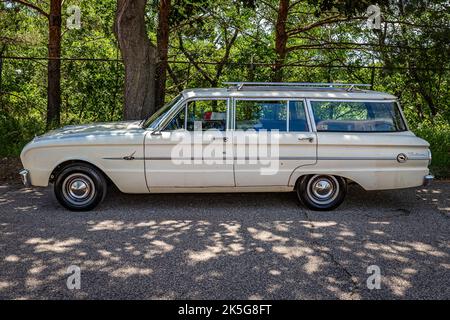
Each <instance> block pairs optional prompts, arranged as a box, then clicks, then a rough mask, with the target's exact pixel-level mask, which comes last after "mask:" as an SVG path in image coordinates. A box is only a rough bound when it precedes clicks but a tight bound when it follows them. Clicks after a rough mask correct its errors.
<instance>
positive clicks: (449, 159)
mask: <svg viewBox="0 0 450 320" xmlns="http://www.w3.org/2000/svg"><path fill="white" fill-rule="evenodd" d="M413 131H414V132H415V134H416V135H417V136H419V137H421V138H423V139H425V140H427V141H428V142H429V143H430V149H431V153H432V156H433V160H432V162H431V166H430V169H431V172H432V173H433V174H434V175H435V176H436V177H438V178H449V177H450V125H449V124H447V123H442V124H436V123H435V124H431V123H424V124H421V125H420V126H419V127H418V128H416V129H414V130H413Z"/></svg>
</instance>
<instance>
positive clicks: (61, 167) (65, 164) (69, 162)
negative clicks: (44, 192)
mask: <svg viewBox="0 0 450 320" xmlns="http://www.w3.org/2000/svg"><path fill="white" fill-rule="evenodd" d="M76 164H81V165H83V164H84V165H89V166H91V167H93V168H95V169H96V170H98V171H99V172H100V173H101V174H102V175H103V177H104V178H105V179H106V181H107V182H108V184H113V185H115V184H114V182H113V181H112V180H111V178H110V177H108V175H107V174H106V173H105V171H103V170H102V169H101V168H99V167H98V166H96V165H95V164H93V163H92V162H89V161H86V160H79V159H71V160H65V161H63V162H61V163H60V164H58V165H57V166H56V167H55V168H54V169H53V171H52V172H51V174H50V177H49V179H48V182H49V183H54V182H55V180H56V178H57V177H58V175H59V174H60V173H61V171H63V170H64V169H65V168H67V167H68V166H71V165H76Z"/></svg>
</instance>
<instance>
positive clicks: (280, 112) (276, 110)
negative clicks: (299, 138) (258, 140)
mask: <svg viewBox="0 0 450 320" xmlns="http://www.w3.org/2000/svg"><path fill="white" fill-rule="evenodd" d="M286 105H287V104H286V101H256V100H238V101H236V129H237V130H249V129H253V130H256V131H258V130H268V131H270V130H279V131H287V121H286V119H287V106H286Z"/></svg>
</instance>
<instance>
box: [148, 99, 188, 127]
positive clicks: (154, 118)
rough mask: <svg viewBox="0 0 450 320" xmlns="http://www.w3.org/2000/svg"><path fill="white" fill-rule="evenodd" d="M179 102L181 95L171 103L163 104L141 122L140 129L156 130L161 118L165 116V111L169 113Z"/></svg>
mask: <svg viewBox="0 0 450 320" xmlns="http://www.w3.org/2000/svg"><path fill="white" fill-rule="evenodd" d="M180 100H181V94H179V95H178V96H176V97H175V99H173V100H172V101H170V102H169V103H167V104H165V105H164V106H163V107H162V108H161V109H159V110H158V111H156V112H155V113H154V114H152V115H151V116H149V117H147V118H145V119H144V120H142V123H143V124H142V128H144V129H147V128H148V129H156V128H157V127H158V125H159V123H160V122H161V120H162V118H163V117H164V115H165V114H166V112H167V111H169V110H170V109H171V108H172V107H173V106H174V105H175V104H176V103H177V102H178V101H180Z"/></svg>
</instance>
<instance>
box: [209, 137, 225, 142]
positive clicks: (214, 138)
mask: <svg viewBox="0 0 450 320" xmlns="http://www.w3.org/2000/svg"><path fill="white" fill-rule="evenodd" d="M212 139H213V141H216V140H223V142H227V141H228V138H227V137H223V138H216V137H213V138H212Z"/></svg>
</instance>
